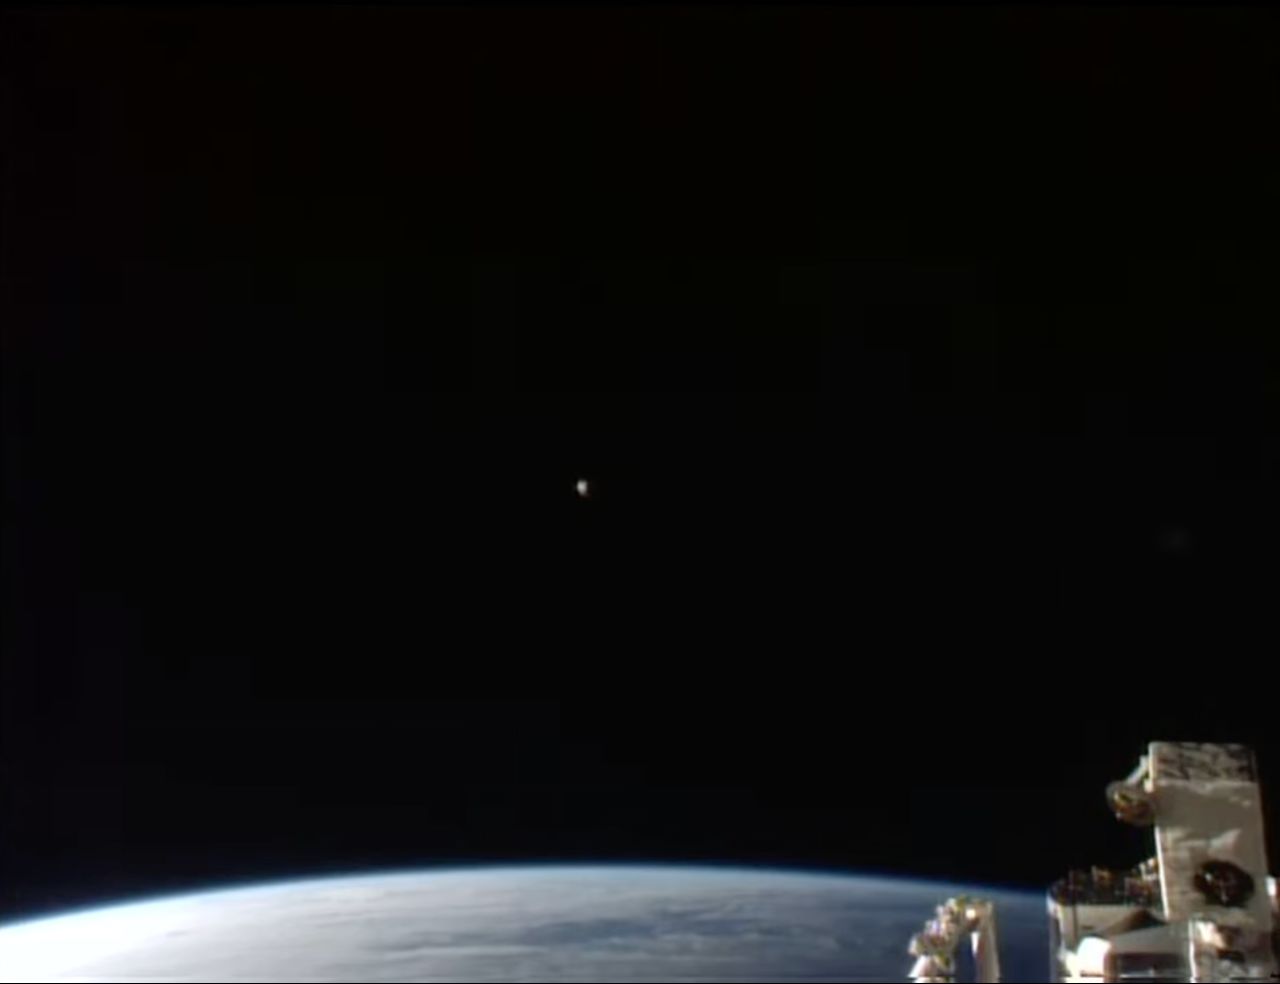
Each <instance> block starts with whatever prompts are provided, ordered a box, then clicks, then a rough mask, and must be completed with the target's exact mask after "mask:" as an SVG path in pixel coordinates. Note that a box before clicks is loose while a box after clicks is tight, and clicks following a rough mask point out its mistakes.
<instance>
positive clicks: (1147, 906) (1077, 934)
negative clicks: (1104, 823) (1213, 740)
mask: <svg viewBox="0 0 1280 984" xmlns="http://www.w3.org/2000/svg"><path fill="white" fill-rule="evenodd" d="M1107 800H1108V802H1109V803H1110V805H1111V809H1112V811H1113V812H1114V813H1115V815H1116V816H1117V817H1118V818H1119V819H1120V820H1123V821H1125V822H1126V823H1130V824H1134V825H1136V826H1139V827H1150V828H1152V829H1153V833H1154V837H1155V848H1156V853H1155V856H1154V857H1152V858H1150V859H1148V860H1146V861H1144V862H1142V863H1141V864H1139V865H1137V866H1136V867H1134V868H1131V869H1129V870H1126V871H1113V870H1110V869H1105V868H1093V869H1092V870H1090V871H1073V872H1071V873H1069V874H1068V875H1067V876H1066V877H1065V878H1063V879H1061V880H1060V881H1058V882H1057V883H1055V884H1054V885H1053V886H1052V887H1051V888H1050V890H1049V898H1048V915H1049V947H1050V953H1049V963H1050V979H1051V980H1053V981H1071V982H1076V981H1188V982H1191V981H1280V902H1278V901H1277V888H1276V879H1275V878H1273V877H1270V876H1269V875H1268V874H1267V855H1266V838H1265V831H1264V828H1263V818H1262V797H1261V788H1260V786H1259V782H1258V772H1257V767H1256V763H1255V761H1254V756H1253V753H1252V752H1251V751H1250V750H1249V749H1248V748H1246V747H1245V746H1243V745H1209V744H1196V743H1190V742H1163V741H1157V742H1152V743H1151V745H1150V746H1149V748H1148V753H1147V754H1146V755H1144V756H1143V757H1142V759H1141V760H1140V761H1139V763H1138V767H1137V768H1136V769H1134V771H1133V772H1132V774H1130V776H1129V777H1128V778H1127V779H1124V780H1123V781H1121V782H1113V783H1111V784H1110V785H1109V786H1108V787H1107ZM965 936H968V937H969V938H970V941H971V944H972V947H973V956H974V960H973V964H974V975H975V978H974V979H975V980H978V981H998V980H1000V969H999V962H998V959H997V955H996V952H995V950H996V929H995V909H994V906H993V905H992V903H990V902H985V901H980V900H974V899H968V898H963V897H962V898H957V899H951V900H950V901H948V902H946V903H944V904H943V905H941V906H939V907H938V910H937V915H936V917H935V918H934V919H932V920H930V921H929V922H928V923H927V924H926V925H925V928H924V930H923V931H922V932H920V933H917V934H916V935H915V937H913V938H912V941H911V946H910V950H909V952H910V953H911V955H912V956H914V957H916V962H915V965H914V966H913V967H912V969H911V979H912V980H915V981H954V980H956V979H957V978H956V957H957V955H958V953H959V952H960V950H961V948H962V945H963V943H964V937H965Z"/></svg>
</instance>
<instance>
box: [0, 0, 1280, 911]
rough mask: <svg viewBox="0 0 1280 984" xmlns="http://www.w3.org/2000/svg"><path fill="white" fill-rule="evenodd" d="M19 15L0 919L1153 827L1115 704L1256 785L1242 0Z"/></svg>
mask: <svg viewBox="0 0 1280 984" xmlns="http://www.w3.org/2000/svg"><path fill="white" fill-rule="evenodd" d="M0 46H2V54H0V77H2V81H3V89H2V90H0V92H2V97H3V98H2V101H0V114H2V115H0V120H2V126H3V130H2V131H0V144H2V145H3V147H4V155H3V177H2V181H3V185H2V187H3V199H2V205H0V207H2V210H3V211H2V221H0V250H2V252H0V287H2V288H3V291H2V295H0V303H2V304H3V318H2V322H0V323H2V324H3V333H4V374H5V379H4V400H5V407H4V435H5V440H4V448H5V530H4V544H3V546H4V558H5V577H6V583H5V619H4V623H5V624H4V632H5V646H4V656H3V664H2V666H3V676H2V678H0V692H2V694H3V697H2V701H3V703H2V705H0V710H2V713H3V718H2V719H0V736H2V738H3V742H2V744H0V871H3V877H0V915H4V916H18V915H24V914H31V913H35V912H39V911H45V910H49V909H54V908H58V907H62V906H66V905H72V904H79V903H81V902H90V901H93V900H96V899H105V898H110V897H115V896H117V895H121V894H128V893H133V892H147V891H155V890H159V889H165V888H177V887H186V886H198V885H203V884H207V883H210V882H222V881H242V880H246V879H257V878H269V877H275V876H284V875H289V874H299V873H305V872H311V871H317V870H345V869H350V868H357V867H362V866H366V865H374V866H402V865H408V864H414V863H431V862H437V861H440V862H446V861H447V862H452V861H457V860H467V859H476V860H496V859H503V860H505V859H550V858H555V859H574V858H582V859H608V858H684V859H692V860H719V861H755V862H762V863H764V862H769V863H772V862H783V863H796V864H807V865H834V866H841V867H848V868H854V869H859V870H876V871H888V872H899V873H902V874H921V875H929V876H940V877H954V878H957V879H963V880H967V881H975V882H979V883H991V882H1008V883H1011V884H1025V885H1028V886H1033V887H1039V886H1041V885H1042V884H1044V883H1045V882H1047V881H1048V880H1050V879H1052V878H1054V877H1056V876H1057V875H1058V874H1059V873H1060V872H1061V871H1062V870H1064V869H1065V868H1067V867H1068V866H1071V865H1075V864H1088V863H1092V862H1094V861H1099V862H1106V863H1122V862H1125V861H1129V860H1136V859H1138V858H1139V857H1140V856H1141V855H1140V853H1139V852H1140V850H1141V837H1140V836H1138V835H1136V834H1135V835H1132V836H1131V835H1130V832H1127V831H1124V830H1121V829H1119V828H1118V826H1117V825H1116V824H1114V823H1113V822H1112V821H1111V820H1110V818H1109V816H1108V814H1107V813H1106V811H1105V808H1104V804H1103V800H1102V796H1101V791H1102V788H1103V785H1104V784H1105V783H1106V782H1107V781H1109V780H1110V779H1113V778H1119V777H1121V776H1122V775H1124V774H1126V773H1127V772H1128V771H1129V769H1130V767H1131V766H1132V764H1133V762H1134V761H1135V760H1136V756H1137V755H1138V754H1139V752H1140V751H1141V749H1142V747H1143V745H1144V743H1145V742H1146V741H1147V740H1149V739H1152V738H1187V739H1199V738H1205V739H1226V740H1244V741H1251V742H1253V743H1254V744H1256V745H1257V746H1258V748H1259V751H1260V754H1261V756H1262V765H1263V768H1264V770H1265V772H1266V774H1267V775H1268V776H1271V777H1272V784H1271V790H1272V792H1271V795H1272V797H1273V799H1272V800H1271V801H1270V804H1269V808H1270V809H1271V815H1272V817H1273V821H1274V817H1275V809H1274V795H1275V789H1276V788H1280V779H1277V778H1275V776H1276V770H1277V768H1280V766H1278V765H1277V764H1276V763H1277V762H1280V744H1278V743H1277V741H1276V733H1275V724H1274V707H1275V697H1274V694H1271V693H1269V691H1268V686H1269V685H1268V683H1267V680H1268V677H1267V676H1266V673H1265V664H1267V663H1268V662H1269V661H1271V660H1273V659H1274V654H1275V652H1276V639H1275V631H1274V625H1273V622H1274V615H1273V610H1274V607H1275V599H1276V589H1277V578H1276V556H1277V546H1278V545H1280V537H1278V536H1277V526H1278V524H1277V518H1276V508H1275V503H1276V502H1277V501H1278V499H1277V474H1278V472H1277V461H1278V458H1277V444H1276V438H1277V426H1276V422H1277V420H1278V419H1280V415H1278V414H1277V401H1276V382H1277V377H1276V371H1277V360H1276V357H1277V342H1276V336H1275V328H1276V325H1277V324H1280V317H1277V316H1278V315H1280V310H1278V305H1277V300H1276V276H1275V272H1276V270H1277V269H1278V267H1277V261H1280V249H1278V244H1277V240H1276V232H1275V230H1276V229H1277V228H1278V227H1280V226H1278V225H1277V222H1276V220H1277V218H1278V217H1280V216H1278V215H1277V207H1276V206H1277V188H1278V187H1280V185H1278V184H1277V182H1276V181H1275V174H1276V173H1277V164H1280V160H1278V155H1277V150H1278V148H1277V134H1280V127H1277V126H1276V122H1277V121H1276V118H1275V117H1276V106H1277V105H1278V103H1277V96H1280V92H1278V91H1277V90H1278V89H1280V78H1278V77H1277V73H1276V65H1277V64H1280V62H1278V61H1277V58H1276V55H1277V51H1276V44H1275V34H1274V31H1273V30H1271V29H1270V28H1269V26H1268V25H1267V24H1266V22H1265V21H1264V14H1263V12H1262V11H1261V9H1260V8H1256V9H1248V8H1246V9H1232V8H1222V9H1214V10H1207V9H1194V8H1179V9H1167V10H1161V9H1141V10H1126V9H1099V8H1088V9H1086V8H1080V9H1062V10H1057V11H1051V12H1029V11H1015V10H1010V9H1005V8H988V9H982V10H945V11H944V10H930V9H924V8H918V9H917V8H911V9H903V10H898V11H893V12H889V11H883V10H871V9H854V8H851V9H840V8H834V7H817V8H808V7H788V8H786V9H781V8H771V7H745V8H738V9H728V8H726V9H714V10H713V9H695V8H684V7H677V6H659V7H655V8H626V9H623V8H618V9H609V8H602V9H594V8H588V7H582V6H573V7H566V8H539V9H531V10H526V9H523V8H517V7H506V6H478V7H475V8H471V9H468V10H465V11H463V10H458V9H445V8H421V9H412V8H361V9H356V8H348V7H329V8H292V9H291V8H269V9H263V10H254V11H248V10H246V11H233V10H224V9H217V8H202V9H195V8H192V9H189V10H188V9H162V8H153V9H145V8H143V9H127V8H117V9H110V10H103V11H91V10H87V9H80V8H65V9H49V10H38V9H35V8H28V9H22V8H14V9H9V10H6V11H5V12H4V13H3V14H0ZM579 477H587V478H589V479H590V480H591V482H592V485H593V495H592V497H591V498H590V499H588V500H585V501H584V500H582V499H580V498H579V497H577V496H576V495H575V493H574V484H575V482H576V481H577V480H578V478H579ZM1274 833H1275V831H1274V829H1273V830H1272V835H1273V845H1274ZM1272 856H1273V859H1274V858H1275V857H1276V856H1277V853H1276V850H1275V848H1274V846H1273V850H1272ZM1273 866H1274V861H1273Z"/></svg>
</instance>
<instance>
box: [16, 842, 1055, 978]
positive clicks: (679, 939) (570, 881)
mask: <svg viewBox="0 0 1280 984" xmlns="http://www.w3.org/2000/svg"><path fill="white" fill-rule="evenodd" d="M959 892H967V893H968V894H978V895H983V896H985V897H988V898H993V899H995V900H996V902H997V905H998V912H999V925H1000V930H1001V940H1002V947H1001V949H1002V953H1003V956H1004V963H1005V969H1006V977H1007V978H1008V979H1011V980H1023V981H1032V980H1044V979H1045V969H1046V966H1047V953H1046V950H1045V946H1046V945H1047V943H1046V940H1045V930H1044V912H1043V907H1042V904H1041V900H1040V898H1039V897H1038V896H1037V895H1035V894H1033V893H1030V892H1025V891H1020V890H1011V889H1006V888H991V887H982V888H978V887H973V886H959V885H956V884H953V883H947V882H941V881H925V880H921V879H904V878H891V877H887V876H885V875H883V874H858V873H851V872H843V871H838V870H830V869H813V868H791V867H774V866H769V867H765V866H754V865H728V864H699V863H653V862H619V863H611V862H598V863H583V864H567V863H542V864H491V865H466V866H449V867H423V868H404V869H394V870H387V871H374V872H369V871H361V872H351V873H345V874H343V873H339V874H334V873H326V874H321V875H314V876H304V877H299V878H291V879H288V880H277V881H267V882H253V883H240V884H236V885H231V886H217V887H213V888H211V889H209V890H206V891H197V892H188V893H182V894H176V893H175V894H166V895H163V896H149V897H146V898H144V899H131V900H124V901H121V902H118V903H112V904H109V905H104V906H98V907H94V908H87V909H86V908H80V909H76V910H74V911H71V912H66V913H57V914H53V915H46V916H41V917H38V918H34V919H27V920H23V921H20V922H14V923H8V924H5V925H0V981H132V982H138V981H147V982H151V981H179V980H180V981H348V980H358V981H456V982H468V981H529V982H536V981H600V982H609V981H690V982H692V981H753V980H754V981H763V980H769V981H858V980H876V981H885V980H889V981H892V980H904V979H905V978H906V971H907V968H908V967H909V965H910V958H909V957H908V956H907V955H906V945H907V941H908V939H909V938H910V935H911V933H913V932H915V931H916V930H918V929H919V928H920V927H921V925H922V924H923V922H924V920H925V919H927V918H928V917H929V916H930V915H931V914H932V912H933V906H934V905H936V904H937V903H938V902H940V901H941V900H942V899H943V898H945V897H947V896H948V895H953V894H957V893H959Z"/></svg>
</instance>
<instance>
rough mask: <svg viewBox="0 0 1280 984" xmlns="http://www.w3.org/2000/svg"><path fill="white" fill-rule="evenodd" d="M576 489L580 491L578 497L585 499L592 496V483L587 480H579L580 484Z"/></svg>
mask: <svg viewBox="0 0 1280 984" xmlns="http://www.w3.org/2000/svg"><path fill="white" fill-rule="evenodd" d="M574 487H575V488H576V489H577V490H578V495H579V496H580V497H581V498H583V499H585V498H587V497H588V496H590V495H591V483H590V482H588V481H587V480H586V479H585V478H580V479H578V484H577V485H576V486H574Z"/></svg>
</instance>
